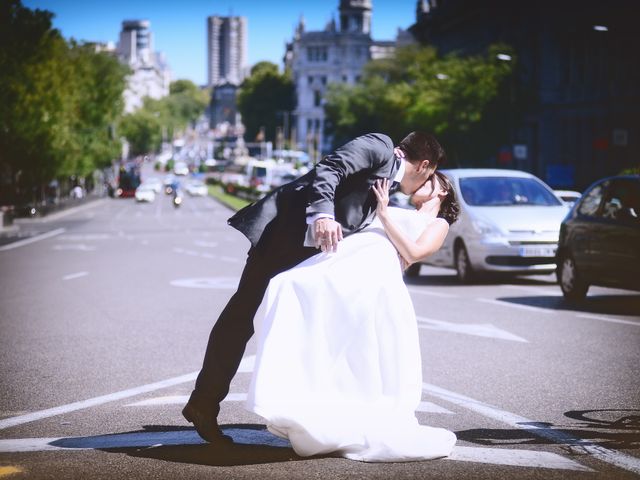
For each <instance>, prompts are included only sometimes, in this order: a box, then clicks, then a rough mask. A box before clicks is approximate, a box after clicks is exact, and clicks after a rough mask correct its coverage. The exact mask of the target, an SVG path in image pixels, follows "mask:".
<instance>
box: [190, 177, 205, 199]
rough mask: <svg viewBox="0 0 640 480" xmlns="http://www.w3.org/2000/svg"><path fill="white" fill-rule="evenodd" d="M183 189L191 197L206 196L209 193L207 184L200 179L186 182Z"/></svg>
mask: <svg viewBox="0 0 640 480" xmlns="http://www.w3.org/2000/svg"><path fill="white" fill-rule="evenodd" d="M185 190H186V191H187V193H188V194H189V195H191V196H192V197H206V196H207V195H208V194H209V190H208V189H207V186H206V185H205V184H204V183H203V182H201V181H200V180H194V181H192V182H189V183H187V186H186V187H185Z"/></svg>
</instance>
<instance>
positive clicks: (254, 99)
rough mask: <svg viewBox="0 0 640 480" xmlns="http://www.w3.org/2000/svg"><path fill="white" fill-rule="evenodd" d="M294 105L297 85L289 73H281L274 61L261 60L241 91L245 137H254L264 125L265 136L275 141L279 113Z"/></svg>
mask: <svg viewBox="0 0 640 480" xmlns="http://www.w3.org/2000/svg"><path fill="white" fill-rule="evenodd" d="M294 107H295V97H294V88H293V82H292V80H291V77H290V75H289V74H288V73H284V74H280V73H279V72H278V66H277V65H275V64H273V63H271V62H259V63H257V64H256V65H254V67H253V68H252V69H251V75H250V76H249V77H247V78H246V79H245V80H244V82H243V83H242V85H241V87H240V91H239V93H238V109H239V110H240V114H241V115H242V123H243V124H244V126H245V128H246V131H245V138H246V139H247V140H248V141H253V140H255V139H256V138H257V137H258V134H259V133H260V131H261V130H262V129H264V134H265V140H270V141H274V140H275V138H276V127H277V126H278V125H280V124H281V122H282V119H281V117H280V115H282V114H283V112H290V111H292V110H293V108H294Z"/></svg>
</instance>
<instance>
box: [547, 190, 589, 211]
mask: <svg viewBox="0 0 640 480" xmlns="http://www.w3.org/2000/svg"><path fill="white" fill-rule="evenodd" d="M553 193H555V194H556V197H558V198H559V199H560V200H561V201H562V202H564V203H566V204H567V205H569V206H570V207H572V206H573V204H574V203H576V202H577V201H578V199H579V198H580V197H581V196H582V194H581V193H580V192H576V191H574V190H554V191H553Z"/></svg>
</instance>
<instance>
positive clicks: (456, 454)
mask: <svg viewBox="0 0 640 480" xmlns="http://www.w3.org/2000/svg"><path fill="white" fill-rule="evenodd" d="M445 460H457V461H462V462H477V463H489V464H492V465H512V466H514V467H532V468H554V469H561V470H580V471H583V472H593V470H592V469H591V468H589V467H586V466H585V465H581V464H579V463H578V462H575V461H573V460H570V459H568V458H565V457H563V456H561V455H558V454H556V453H551V452H539V451H536V450H515V449H506V448H486V447H462V446H460V447H458V446H456V447H454V448H453V452H451V455H449V456H448V457H447V458H446V459H445Z"/></svg>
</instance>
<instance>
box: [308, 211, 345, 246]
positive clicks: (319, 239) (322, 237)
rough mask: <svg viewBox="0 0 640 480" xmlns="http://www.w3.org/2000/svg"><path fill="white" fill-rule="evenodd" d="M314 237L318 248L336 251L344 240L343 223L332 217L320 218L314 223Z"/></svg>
mask: <svg viewBox="0 0 640 480" xmlns="http://www.w3.org/2000/svg"><path fill="white" fill-rule="evenodd" d="M313 238H314V240H315V244H316V248H320V249H321V250H322V251H323V252H335V251H337V249H338V242H339V241H340V240H342V238H343V237H342V225H340V224H339V223H338V222H336V221H335V220H332V219H331V218H319V219H317V220H316V221H315V222H314V223H313Z"/></svg>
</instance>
